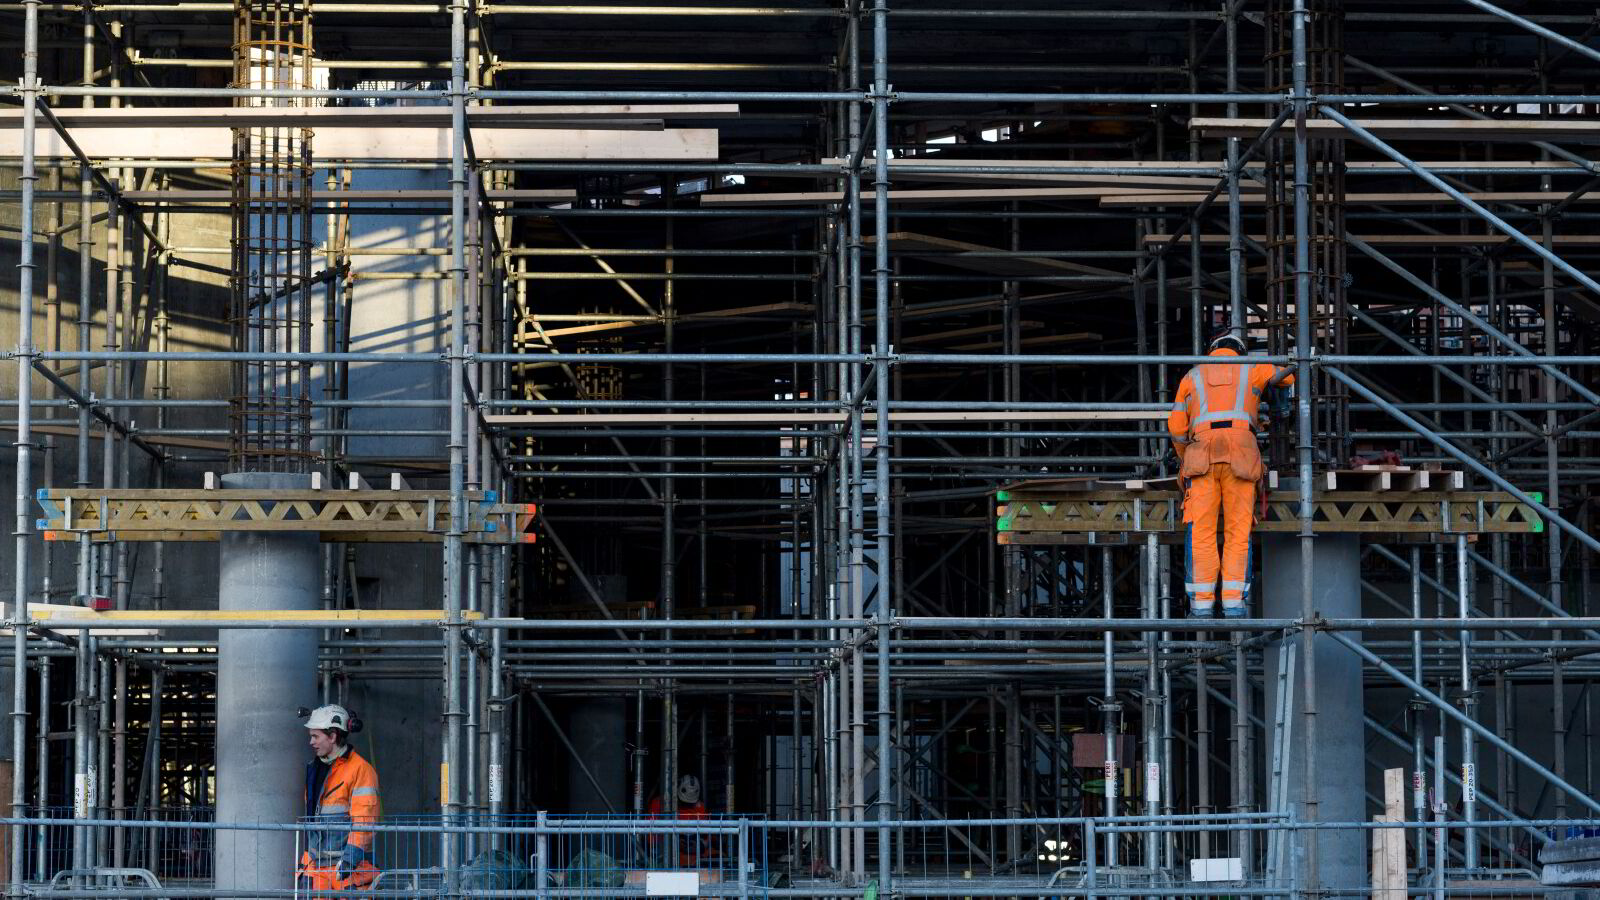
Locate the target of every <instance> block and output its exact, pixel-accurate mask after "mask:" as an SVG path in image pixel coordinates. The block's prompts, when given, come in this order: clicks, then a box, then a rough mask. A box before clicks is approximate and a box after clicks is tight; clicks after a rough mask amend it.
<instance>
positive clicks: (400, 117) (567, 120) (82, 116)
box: [0, 103, 739, 131]
mask: <svg viewBox="0 0 1600 900" xmlns="http://www.w3.org/2000/svg"><path fill="white" fill-rule="evenodd" d="M51 111H52V112H54V113H55V114H56V118H57V119H59V120H61V124H62V125H64V126H65V127H66V128H68V129H70V130H74V131H75V130H77V129H80V128H85V129H87V128H204V127H207V126H218V125H221V126H227V127H245V126H249V127H258V126H259V127H270V126H281V125H290V126H298V127H301V128H324V127H362V128H372V127H394V126H399V127H410V128H449V127H450V107H448V106H377V107H360V106H319V107H309V108H307V107H286V106H184V107H167V106H160V107H139V106H130V107H118V108H115V109H112V108H103V107H102V108H94V109H65V108H63V109H55V108H53V107H52V110H51ZM738 115H739V107H738V105H737V104H734V103H700V104H689V103H668V104H660V103H657V104H633V103H625V104H613V105H604V106H594V105H569V106H469V107H467V124H468V125H470V126H471V127H473V128H537V127H548V126H551V125H557V126H562V127H567V128H596V127H617V128H622V127H630V126H628V124H627V123H635V124H638V123H643V124H644V125H646V126H648V127H660V125H661V123H662V122H663V121H664V120H667V119H731V118H736V117H737V116H738ZM37 121H38V123H39V127H40V128H41V129H45V128H49V127H50V125H49V122H48V120H47V119H45V118H44V116H42V115H41V116H39V117H38V118H37ZM597 123H598V124H597ZM21 127H22V110H20V109H15V108H12V109H3V110H0V128H21Z"/></svg>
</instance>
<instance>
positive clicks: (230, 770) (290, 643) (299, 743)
mask: <svg viewBox="0 0 1600 900" xmlns="http://www.w3.org/2000/svg"><path fill="white" fill-rule="evenodd" d="M310 483H311V482H310V479H309V478H308V477H307V476H303V475H287V474H278V473H244V474H235V475H225V476H223V479H222V484H223V487H226V488H251V489H257V490H265V489H304V488H309V487H310ZM218 556H219V559H220V562H221V576H220V579H219V585H218V588H219V603H220V608H221V609H224V610H240V611H244V610H249V611H254V610H281V609H295V610H313V609H316V608H317V606H318V598H319V596H320V590H321V568H320V565H321V552H320V540H319V538H318V536H317V535H316V533H314V532H311V533H269V532H235V533H231V534H230V533H228V532H224V533H223V534H222V540H221V542H220V550H219V553H218ZM316 662H317V631H316V630H314V629H279V628H274V629H221V630H220V631H219V632H218V636H217V798H216V799H217V821H218V822H219V823H255V822H262V823H268V822H270V823H292V822H294V821H295V820H296V819H297V818H298V817H299V816H301V815H303V814H304V811H305V806H304V795H305V764H306V761H307V760H308V759H309V758H310V753H309V751H308V750H307V749H306V735H305V729H304V727H303V725H304V723H303V722H302V721H301V720H300V719H299V718H298V717H296V716H295V709H296V707H299V706H315V705H316V703H317V679H316V674H317V673H316ZM296 865H297V860H296V858H295V835H294V832H291V831H279V832H263V831H257V832H250V831H238V832H229V831H223V832H219V833H218V834H217V849H216V866H217V870H216V871H217V887H218V888H219V889H223V890H251V889H256V888H289V887H292V886H293V884H294V872H295V867H296Z"/></svg>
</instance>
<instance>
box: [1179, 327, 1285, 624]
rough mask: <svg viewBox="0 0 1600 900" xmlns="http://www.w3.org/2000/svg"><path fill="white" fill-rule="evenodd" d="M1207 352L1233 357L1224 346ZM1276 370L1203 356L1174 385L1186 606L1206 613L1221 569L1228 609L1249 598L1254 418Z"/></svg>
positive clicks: (1234, 610) (1256, 473) (1257, 453)
mask: <svg viewBox="0 0 1600 900" xmlns="http://www.w3.org/2000/svg"><path fill="white" fill-rule="evenodd" d="M1211 355H1212V356H1238V354H1237V353H1235V352H1234V351H1232V350H1229V349H1226V348H1219V349H1217V350H1213V351H1212V352H1211ZM1277 371H1278V369H1277V367H1275V366H1272V365H1268V364H1266V363H1253V364H1252V363H1202V364H1200V365H1198V366H1195V367H1194V368H1193V369H1192V370H1190V372H1189V374H1187V375H1185V376H1183V382H1182V383H1181V384H1179V385H1178V396H1177V399H1176V401H1175V402H1174V403H1173V404H1172V413H1171V414H1170V415H1168V416H1167V431H1168V432H1169V433H1170V434H1171V435H1172V443H1173V445H1174V446H1176V447H1177V448H1178V452H1179V453H1181V454H1182V455H1183V467H1182V468H1181V469H1180V470H1179V475H1180V476H1182V478H1183V479H1184V482H1185V490H1184V496H1183V521H1184V526H1185V528H1184V571H1185V575H1186V578H1185V590H1186V591H1187V593H1188V595H1189V606H1190V610H1191V613H1198V614H1200V615H1208V614H1209V611H1210V609H1211V607H1212V606H1213V604H1215V603H1216V599H1217V584H1218V581H1217V579H1218V576H1219V575H1220V576H1221V579H1222V580H1221V584H1222V605H1223V609H1224V613H1225V614H1227V615H1242V612H1241V610H1242V609H1243V607H1244V606H1245V605H1246V604H1247V603H1248V601H1249V595H1250V529H1251V527H1252V526H1253V525H1254V524H1255V500H1256V492H1257V490H1258V488H1259V486H1260V482H1261V476H1262V474H1263V466H1262V464H1261V450H1260V449H1259V448H1258V447H1257V446H1256V432H1255V430H1256V419H1257V412H1258V410H1259V409H1260V407H1261V394H1262V392H1263V391H1265V390H1266V387H1267V382H1269V381H1271V380H1272V376H1273V375H1274V374H1276V373H1277ZM1286 380H1287V379H1286ZM1219 525H1220V528H1219ZM1218 537H1221V539H1222V547H1221V552H1220V553H1219V552H1218V547H1217V539H1218Z"/></svg>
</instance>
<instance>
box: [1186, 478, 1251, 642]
mask: <svg viewBox="0 0 1600 900" xmlns="http://www.w3.org/2000/svg"><path fill="white" fill-rule="evenodd" d="M1256 487H1257V485H1256V482H1254V481H1247V480H1245V479H1243V478H1240V477H1239V476H1238V475H1235V474H1234V471H1233V466H1232V465H1230V464H1228V463H1213V464H1212V466H1211V471H1209V472H1207V473H1206V474H1205V475H1201V476H1199V477H1197V478H1193V479H1191V480H1190V481H1189V487H1188V490H1187V491H1185V493H1184V496H1183V521H1184V552H1183V560H1184V570H1185V573H1186V574H1187V581H1188V583H1187V584H1186V586H1185V587H1186V589H1187V591H1188V593H1189V605H1190V607H1192V608H1194V609H1197V610H1200V611H1209V610H1210V609H1211V608H1212V606H1213V605H1214V604H1215V603H1216V600H1217V575H1218V574H1219V570H1220V574H1221V575H1222V605H1223V607H1224V608H1227V609H1238V608H1241V607H1243V606H1244V605H1245V603H1246V601H1248V600H1249V599H1250V529H1251V526H1253V525H1254V524H1255V519H1256ZM1219 516H1220V518H1221V523H1222V524H1221V528H1220V529H1219V528H1218V518H1219ZM1219 530H1220V531H1221V534H1222V553H1221V555H1220V558H1219V556H1218V553H1217V534H1218V531H1219Z"/></svg>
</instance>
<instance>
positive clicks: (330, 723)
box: [306, 704, 350, 732]
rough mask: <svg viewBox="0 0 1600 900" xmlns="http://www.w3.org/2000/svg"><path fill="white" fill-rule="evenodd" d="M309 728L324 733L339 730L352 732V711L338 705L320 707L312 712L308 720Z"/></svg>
mask: <svg viewBox="0 0 1600 900" xmlns="http://www.w3.org/2000/svg"><path fill="white" fill-rule="evenodd" d="M306 727H307V728H320V729H322V730H324V731H326V730H327V729H330V728H337V729H339V730H340V731H346V732H347V731H349V730H350V711H349V710H347V709H345V708H344V707H342V706H339V705H337V704H329V705H328V706H319V707H317V708H316V709H314V710H312V711H311V717H310V718H309V719H306Z"/></svg>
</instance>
